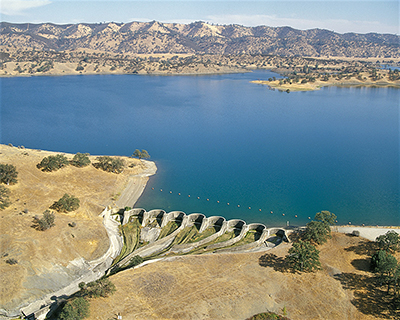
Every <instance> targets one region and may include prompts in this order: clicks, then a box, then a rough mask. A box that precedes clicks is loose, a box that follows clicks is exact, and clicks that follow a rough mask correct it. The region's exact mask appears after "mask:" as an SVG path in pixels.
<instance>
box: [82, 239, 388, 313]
mask: <svg viewBox="0 0 400 320" xmlns="http://www.w3.org/2000/svg"><path fill="white" fill-rule="evenodd" d="M370 246H371V242H369V241H368V240H365V239H362V238H357V237H350V236H347V235H344V234H338V233H334V234H333V238H332V239H331V240H329V242H328V243H327V244H325V245H323V246H321V247H319V250H320V251H321V253H320V257H321V263H322V266H323V268H322V270H320V271H318V272H316V273H303V274H300V273H291V272H287V271H285V263H284V260H283V257H284V256H285V255H286V254H287V250H288V249H289V247H290V245H289V244H282V245H280V246H278V247H277V248H275V249H273V250H271V251H268V252H266V253H241V254H213V255H202V256H184V257H177V258H175V260H171V261H161V262H156V263H153V264H150V265H147V266H144V267H141V268H138V269H129V270H125V271H122V272H120V273H118V274H116V275H113V276H112V277H111V280H112V282H113V283H115V285H116V288H117V292H116V293H115V294H114V295H112V296H110V297H108V298H102V299H95V300H92V301H91V316H90V318H89V319H116V315H117V314H118V313H120V314H121V315H122V316H123V319H125V320H131V319H214V320H218V319H246V318H248V317H250V316H251V315H254V314H257V313H261V312H266V311H267V310H270V311H274V312H277V313H279V314H282V309H283V308H284V307H286V309H287V311H288V317H289V318H290V319H293V320H297V319H301V320H305V319H324V320H326V319H329V320H336V319H337V320H342V319H352V320H353V319H360V320H361V319H367V320H368V319H395V318H394V317H393V315H392V316H390V315H388V314H387V313H386V312H385V311H384V308H385V307H386V306H387V305H386V303H387V301H386V300H385V294H384V292H383V291H380V290H378V288H375V287H374V281H372V278H371V277H372V274H371V273H370V272H369V271H366V268H367V266H369V260H368V255H367V254H366V253H367V252H368V250H369V248H370ZM337 273H340V274H339V275H335V274H337Z"/></svg>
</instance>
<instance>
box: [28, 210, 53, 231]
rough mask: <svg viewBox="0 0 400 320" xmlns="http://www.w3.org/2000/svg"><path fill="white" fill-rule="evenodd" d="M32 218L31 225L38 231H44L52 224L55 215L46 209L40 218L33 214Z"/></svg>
mask: <svg viewBox="0 0 400 320" xmlns="http://www.w3.org/2000/svg"><path fill="white" fill-rule="evenodd" d="M33 220H34V225H33V227H34V228H36V229H37V230H40V231H45V230H47V229H50V228H51V227H53V226H54V220H55V216H54V213H52V212H50V211H49V210H46V211H45V212H43V217H42V218H39V217H38V216H35V217H34V218H33Z"/></svg>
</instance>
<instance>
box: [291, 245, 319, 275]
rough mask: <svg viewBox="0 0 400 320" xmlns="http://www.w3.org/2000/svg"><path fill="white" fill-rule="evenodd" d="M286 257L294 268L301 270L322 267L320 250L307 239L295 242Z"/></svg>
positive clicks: (312, 269) (307, 270)
mask: <svg viewBox="0 0 400 320" xmlns="http://www.w3.org/2000/svg"><path fill="white" fill-rule="evenodd" d="M285 259H286V261H287V262H288V264H289V265H290V266H291V268H292V269H293V270H298V271H301V272H303V271H305V272H310V271H314V270H317V269H319V268H320V267H321V263H320V262H319V251H318V250H317V249H316V248H315V247H314V246H313V245H312V244H311V243H309V242H307V241H301V240H299V241H298V242H294V243H293V246H292V247H291V248H290V249H289V251H288V255H287V256H286V258H285Z"/></svg>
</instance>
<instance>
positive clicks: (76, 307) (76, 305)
mask: <svg viewBox="0 0 400 320" xmlns="http://www.w3.org/2000/svg"><path fill="white" fill-rule="evenodd" d="M89 314H90V309H89V302H88V301H87V300H86V299H85V298H82V297H78V298H75V299H73V300H71V301H68V302H67V303H66V304H65V306H64V307H63V308H62V310H61V312H60V315H59V319H61V320H81V319H83V318H86V317H88V316H89Z"/></svg>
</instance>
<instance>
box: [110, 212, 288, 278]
mask: <svg viewBox="0 0 400 320" xmlns="http://www.w3.org/2000/svg"><path fill="white" fill-rule="evenodd" d="M111 211H112V210H111ZM111 211H110V214H112V215H114V216H115V219H116V220H118V221H121V224H122V226H124V225H126V224H128V223H130V222H132V221H133V219H138V221H139V223H140V224H141V239H142V241H143V243H146V244H145V245H143V246H141V247H139V248H138V249H136V250H134V251H133V252H131V253H129V254H128V255H126V256H125V257H123V258H122V259H121V260H119V261H118V262H116V263H115V264H114V267H113V268H114V270H118V269H120V268H124V267H126V266H128V265H129V263H130V261H131V259H132V258H133V257H135V256H140V257H142V258H156V257H157V258H159V257H163V256H167V255H172V254H173V255H180V254H188V253H203V252H204V253H213V252H246V251H248V252H250V251H262V250H267V249H269V248H271V247H273V246H275V245H276V244H278V243H279V242H280V241H282V239H285V240H287V237H286V230H284V229H277V228H268V227H267V226H265V225H263V224H259V223H252V224H246V222H245V221H243V220H238V219H235V220H229V221H227V220H226V219H225V218H224V217H220V216H212V217H206V216H205V215H204V214H202V213H192V214H189V215H187V214H186V213H184V212H182V211H171V212H168V213H167V212H165V211H164V210H151V211H149V212H147V211H146V210H144V209H142V208H134V209H131V210H129V211H122V212H121V210H116V209H114V210H113V211H112V212H111ZM171 221H172V222H174V223H176V225H177V226H179V227H177V229H176V230H174V231H173V232H172V233H170V234H168V235H167V236H165V237H162V238H160V234H161V231H162V229H163V228H165V227H166V226H167V225H168V224H169V223H170V222H171ZM185 232H186V234H185ZM277 233H279V234H280V236H279V237H276V234H277ZM226 234H229V235H230V238H229V239H227V240H226V239H225V240H224V237H223V236H224V235H226ZM271 236H274V237H271ZM225 238H228V237H227V236H226V237H225ZM269 239H274V241H269ZM198 248H201V249H202V252H199V251H198V250H197V251H196V249H198Z"/></svg>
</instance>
